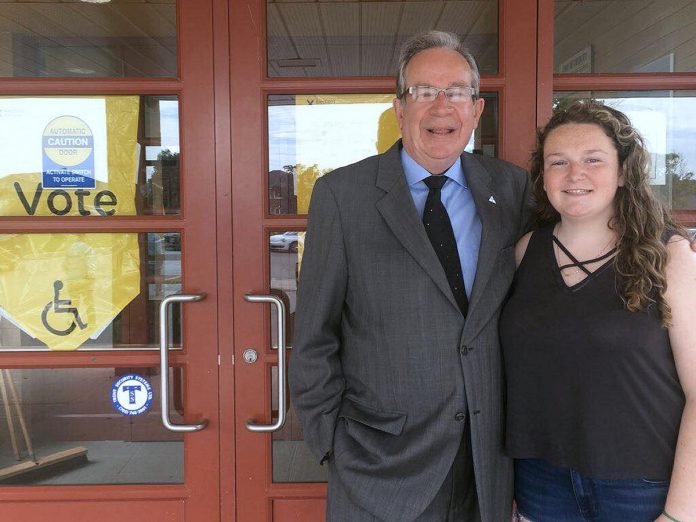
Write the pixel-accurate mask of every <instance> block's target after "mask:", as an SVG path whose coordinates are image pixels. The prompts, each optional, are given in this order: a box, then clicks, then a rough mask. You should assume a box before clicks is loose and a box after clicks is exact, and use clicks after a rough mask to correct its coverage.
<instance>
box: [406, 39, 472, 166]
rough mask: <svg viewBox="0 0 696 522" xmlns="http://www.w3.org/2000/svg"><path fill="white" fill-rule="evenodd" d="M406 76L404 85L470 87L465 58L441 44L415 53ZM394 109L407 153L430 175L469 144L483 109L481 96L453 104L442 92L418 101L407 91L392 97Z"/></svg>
mask: <svg viewBox="0 0 696 522" xmlns="http://www.w3.org/2000/svg"><path fill="white" fill-rule="evenodd" d="M405 77H406V86H405V87H406V88H408V87H411V86H413V85H432V86H433V87H453V86H456V85H467V86H471V70H470V68H469V64H468V63H467V61H466V60H465V59H464V57H463V56H462V55H461V54H459V53H458V52H456V51H453V50H452V49H446V48H442V47H437V48H432V49H426V50H425V51H421V52H419V53H418V54H416V55H415V56H414V57H413V58H412V59H411V61H410V62H409V63H408V65H407V66H406V71H405ZM394 110H395V111H396V119H397V120H398V122H399V127H400V128H401V136H402V138H403V145H404V148H405V149H406V152H408V153H409V155H410V156H411V157H412V158H413V159H414V160H416V162H418V164H420V165H421V166H422V167H424V168H425V169H426V170H427V171H428V172H430V173H431V174H441V173H443V172H444V171H446V170H447V169H448V168H449V167H451V166H452V165H453V164H454V162H455V161H457V158H458V157H459V156H460V155H461V154H462V152H463V151H464V147H466V144H467V143H469V139H470V138H471V133H472V132H473V130H474V129H475V128H476V127H477V126H478V121H479V118H480V117H481V112H482V111H483V99H482V98H478V99H477V100H476V101H473V100H472V99H471V98H467V99H466V100H464V101H460V102H456V103H452V102H450V101H448V100H447V98H446V97H445V93H444V92H441V93H440V94H438V96H437V99H436V100H435V101H432V102H417V101H415V100H413V99H412V98H411V96H410V95H409V94H406V95H405V96H404V97H403V99H401V100H399V99H395V100H394Z"/></svg>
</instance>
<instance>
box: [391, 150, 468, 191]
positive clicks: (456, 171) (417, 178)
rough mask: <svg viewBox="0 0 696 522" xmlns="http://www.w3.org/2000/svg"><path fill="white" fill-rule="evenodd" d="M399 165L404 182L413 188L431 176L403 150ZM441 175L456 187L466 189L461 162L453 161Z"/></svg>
mask: <svg viewBox="0 0 696 522" xmlns="http://www.w3.org/2000/svg"><path fill="white" fill-rule="evenodd" d="M401 165H402V166H403V168H404V174H405V175H406V182H407V183H408V184H409V186H413V185H415V184H416V183H419V182H421V181H423V180H424V179H425V178H427V177H429V176H431V175H432V174H430V172H428V171H427V170H426V169H424V168H423V167H422V166H421V165H419V164H418V163H417V162H416V160H414V159H413V158H412V157H411V156H410V155H409V153H408V152H406V149H405V148H402V149H401ZM442 175H443V176H447V177H448V178H449V179H451V180H452V181H454V182H456V183H457V184H458V185H460V186H462V187H464V188H468V187H467V185H466V178H465V177H464V169H463V168H462V162H461V160H459V159H457V161H455V162H454V164H453V165H452V166H451V167H450V168H448V169H447V170H446V171H445V172H443V173H442Z"/></svg>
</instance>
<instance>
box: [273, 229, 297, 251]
mask: <svg viewBox="0 0 696 522" xmlns="http://www.w3.org/2000/svg"><path fill="white" fill-rule="evenodd" d="M271 250H277V251H280V252H297V232H283V233H282V234H273V235H272V236H271Z"/></svg>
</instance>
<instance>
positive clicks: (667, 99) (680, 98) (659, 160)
mask: <svg viewBox="0 0 696 522" xmlns="http://www.w3.org/2000/svg"><path fill="white" fill-rule="evenodd" d="M578 98H593V99H596V100H599V101H602V102H604V103H606V104H607V105H610V106H611V107H615V108H616V109H618V110H620V111H622V112H624V113H625V114H626V115H627V116H628V117H629V118H630V119H631V123H633V125H634V126H635V127H636V128H637V129H638V130H639V131H640V133H641V135H642V136H643V138H644V139H645V141H646V145H647V148H648V151H649V152H650V155H651V184H652V186H653V188H654V189H655V191H656V192H657V193H658V194H660V196H662V198H663V199H664V201H665V202H666V203H667V204H668V206H669V208H671V209H672V210H691V211H692V210H696V175H695V174H694V173H695V172H696V150H695V149H694V146H693V136H694V133H695V132H696V123H695V122H696V92H695V91H675V92H672V93H670V92H665V91H659V92H657V91H644V92H609V91H595V92H567V93H555V98H554V108H559V107H564V106H567V105H569V104H571V103H572V102H573V101H574V100H576V99H578Z"/></svg>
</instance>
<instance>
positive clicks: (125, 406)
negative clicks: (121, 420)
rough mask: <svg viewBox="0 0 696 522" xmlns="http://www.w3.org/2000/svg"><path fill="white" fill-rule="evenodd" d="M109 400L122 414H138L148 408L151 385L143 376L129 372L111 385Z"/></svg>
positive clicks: (150, 400) (150, 399)
mask: <svg viewBox="0 0 696 522" xmlns="http://www.w3.org/2000/svg"><path fill="white" fill-rule="evenodd" d="M111 402H112V404H113V405H114V408H116V410H117V411H119V412H120V413H121V414H122V415H140V414H141V413H144V412H146V411H147V410H149V409H150V405H151V404H152V386H151V385H150V383H149V381H148V380H147V379H146V378H145V377H141V376H140V375H138V374H135V373H129V374H128V375H124V376H123V377H121V378H120V379H119V380H118V381H116V382H115V383H114V385H113V386H112V387H111Z"/></svg>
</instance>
